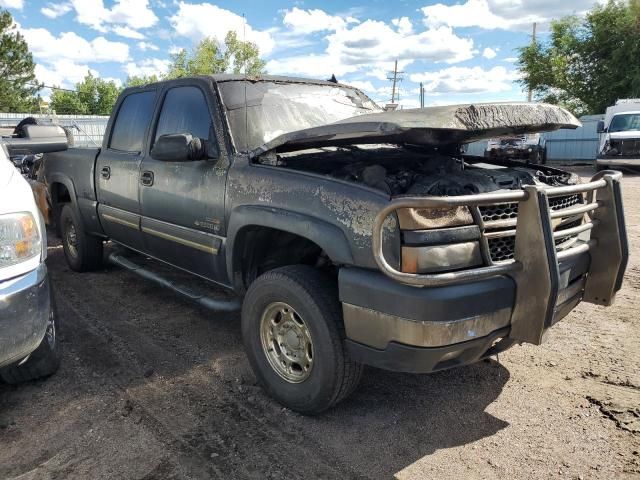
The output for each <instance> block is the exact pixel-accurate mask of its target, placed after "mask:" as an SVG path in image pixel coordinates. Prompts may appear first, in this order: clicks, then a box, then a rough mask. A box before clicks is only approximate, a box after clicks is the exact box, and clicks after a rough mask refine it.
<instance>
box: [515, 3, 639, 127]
mask: <svg viewBox="0 0 640 480" xmlns="http://www.w3.org/2000/svg"><path fill="white" fill-rule="evenodd" d="M638 59H640V0H609V3H607V4H606V5H604V6H599V7H595V8H594V9H593V10H592V11H591V12H589V13H588V14H587V15H586V17H585V18H578V17H575V16H570V17H565V18H563V19H561V20H558V21H555V22H553V23H552V24H551V36H550V38H549V40H548V41H547V42H544V43H536V44H532V45H529V46H527V47H524V48H521V49H520V56H519V60H518V66H519V68H520V70H521V72H522V74H523V78H522V80H521V83H522V84H523V85H524V86H525V87H526V88H530V89H531V90H532V91H533V92H534V93H535V96H536V99H538V100H542V101H546V102H550V103H555V104H560V105H563V106H566V107H567V108H569V109H570V110H572V111H573V112H574V113H576V114H577V115H583V114H590V113H602V112H604V111H605V109H606V107H607V106H609V105H613V104H614V103H615V101H616V100H617V99H619V98H631V97H640V60H638Z"/></svg>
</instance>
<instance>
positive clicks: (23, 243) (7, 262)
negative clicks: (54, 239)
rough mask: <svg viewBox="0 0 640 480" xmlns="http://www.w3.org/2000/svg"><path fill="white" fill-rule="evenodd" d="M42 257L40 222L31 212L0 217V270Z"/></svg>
mask: <svg viewBox="0 0 640 480" xmlns="http://www.w3.org/2000/svg"><path fill="white" fill-rule="evenodd" d="M41 255H42V239H41V237H40V231H39V229H38V222H37V220H36V219H35V218H34V217H33V215H32V214H31V213H29V212H21V213H10V214H4V215H0V268H3V267H9V266H11V265H16V264H18V263H21V262H24V261H27V260H29V259H31V258H34V257H39V256H41Z"/></svg>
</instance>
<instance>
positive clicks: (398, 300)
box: [339, 253, 590, 373]
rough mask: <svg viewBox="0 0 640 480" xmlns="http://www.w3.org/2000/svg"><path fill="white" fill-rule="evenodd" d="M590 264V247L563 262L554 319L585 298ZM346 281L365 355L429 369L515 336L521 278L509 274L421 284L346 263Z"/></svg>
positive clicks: (353, 331) (391, 364)
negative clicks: (512, 328)
mask: <svg viewBox="0 0 640 480" xmlns="http://www.w3.org/2000/svg"><path fill="white" fill-rule="evenodd" d="M589 264H590V257H589V254H588V253H585V254H582V255H580V256H578V257H575V258H573V259H571V260H570V261H566V262H563V263H561V264H560V268H559V270H560V292H559V295H558V302H557V304H556V308H555V313H554V316H553V319H552V322H551V324H553V323H556V322H558V321H560V320H561V319H562V318H563V317H564V316H566V315H567V314H568V313H569V312H570V311H571V310H572V309H573V308H574V307H575V306H576V305H577V304H578V303H579V302H580V300H581V299H582V295H583V290H584V284H585V280H586V273H587V271H588V270H589ZM339 284H340V300H341V302H342V309H343V317H344V323H345V329H346V334H347V345H348V348H349V350H350V353H351V355H352V357H353V358H354V360H357V361H359V362H361V363H366V364H367V365H372V366H375V367H378V368H384V369H386V370H395V371H403V372H412V373H427V372H433V371H436V370H442V369H445V368H451V367H455V366H459V365H465V364H468V363H473V362H475V361H478V360H480V359H482V358H485V357H488V356H490V355H493V354H494V353H497V352H498V351H503V350H505V349H506V348H508V347H510V346H511V345H512V344H513V343H514V342H513V341H511V339H510V338H509V332H510V323H511V316H512V314H513V310H514V306H515V299H516V283H515V281H514V280H513V279H511V278H510V277H508V276H506V275H503V276H497V277H493V278H488V279H484V280H479V281H476V282H471V283H466V284H460V285H448V286H443V287H434V288H415V287H410V286H406V285H402V284H399V283H398V282H395V281H393V280H391V279H389V278H387V277H386V276H384V275H382V274H381V273H378V272H371V271H367V270H364V269H359V268H348V269H347V268H344V269H342V270H341V271H340V277H339ZM500 340H502V341H501V342H500V343H499V346H497V343H498V341H500ZM494 345H495V346H494Z"/></svg>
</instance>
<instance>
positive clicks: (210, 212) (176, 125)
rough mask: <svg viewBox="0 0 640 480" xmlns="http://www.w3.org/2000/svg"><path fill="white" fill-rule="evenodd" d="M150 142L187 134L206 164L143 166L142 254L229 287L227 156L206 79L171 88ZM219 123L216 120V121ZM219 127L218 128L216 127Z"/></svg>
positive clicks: (147, 160) (156, 162)
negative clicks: (197, 142)
mask: <svg viewBox="0 0 640 480" xmlns="http://www.w3.org/2000/svg"><path fill="white" fill-rule="evenodd" d="M162 97H163V98H162V103H161V107H160V110H159V113H158V117H157V120H156V125H155V129H154V130H153V134H152V136H151V141H150V143H149V151H152V149H153V146H154V143H155V141H157V139H158V138H159V137H160V136H161V135H165V134H176V133H188V134H191V135H192V136H193V137H198V138H200V139H202V140H204V142H205V144H206V145H207V151H208V152H209V153H210V154H209V157H211V158H208V159H203V160H191V161H160V160H154V159H153V158H152V157H151V155H149V156H147V157H145V158H144V159H143V161H142V165H141V173H140V178H141V180H142V179H144V181H141V183H140V186H139V188H140V202H141V213H142V220H141V222H142V235H143V238H144V242H145V250H146V251H147V252H148V253H149V254H150V255H152V256H154V257H156V258H159V259H161V260H164V261H166V262H169V263H171V264H173V265H175V266H178V267H180V268H183V269H186V270H188V271H190V272H193V273H196V274H198V275H201V276H204V277H206V278H209V279H211V280H214V281H218V282H221V283H227V280H226V266H225V262H224V255H221V252H222V249H223V244H224V238H223V235H224V223H223V222H224V198H225V184H226V178H227V176H226V174H227V168H228V157H227V155H226V154H225V150H224V145H222V144H223V143H224V142H221V141H219V139H220V138H222V137H221V135H220V133H221V132H220V130H221V128H222V126H221V124H220V123H219V120H218V121H217V122H216V116H215V112H216V110H217V104H216V99H215V97H214V96H213V95H212V86H211V84H209V83H208V82H207V81H206V80H202V81H194V80H193V79H191V80H189V83H183V84H181V83H180V82H177V83H171V84H169V86H168V88H166V89H165V90H164V91H163V92H162ZM218 118H219V117H218ZM216 123H217V126H216Z"/></svg>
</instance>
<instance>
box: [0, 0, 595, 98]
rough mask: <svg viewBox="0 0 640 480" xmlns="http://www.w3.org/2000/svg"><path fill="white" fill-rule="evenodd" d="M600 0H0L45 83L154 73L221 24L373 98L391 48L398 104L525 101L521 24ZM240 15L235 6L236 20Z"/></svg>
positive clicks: (270, 60)
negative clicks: (519, 64) (519, 62)
mask: <svg viewBox="0 0 640 480" xmlns="http://www.w3.org/2000/svg"><path fill="white" fill-rule="evenodd" d="M597 1H602V0H436V1H433V0H422V1H410V0H396V1H393V0H392V1H389V0H386V1H383V0H370V1H367V2H362V1H358V0H342V1H335V0H324V1H306V0H305V1H300V0H297V1H282V0H276V1H273V0H272V1H269V0H264V1H261V2H255V1H248V0H235V1H227V0H220V1H216V2H202V1H198V0H184V1H176V0H57V1H56V2H50V1H46V0H42V1H40V0H38V1H36V0H0V7H4V8H7V9H8V10H9V11H10V12H11V13H12V14H13V16H14V19H15V21H16V23H17V25H18V28H19V29H20V31H21V32H22V33H23V35H24V36H25V38H26V40H27V42H28V43H29V47H30V49H31V51H32V52H33V54H34V58H35V60H36V62H37V68H36V74H37V76H38V79H39V80H40V81H41V82H44V83H45V84H47V85H57V86H62V87H72V86H73V85H74V84H75V83H76V82H78V81H79V80H81V79H82V77H84V75H85V74H86V72H87V71H88V70H91V71H92V72H93V73H94V74H96V75H99V76H101V77H104V78H110V79H114V80H116V81H119V82H122V81H124V80H125V79H126V78H127V76H128V75H142V74H152V73H161V72H162V71H163V70H165V69H166V68H167V64H168V61H169V56H170V54H171V53H172V52H175V51H177V50H179V49H181V48H191V47H192V46H193V45H194V44H195V43H197V42H198V41H199V40H200V39H202V38H203V37H205V36H209V37H214V38H217V39H219V40H222V39H223V38H224V36H225V34H226V33H227V31H229V30H235V31H237V32H238V36H239V37H240V38H242V37H243V36H245V37H246V39H247V40H252V41H255V42H256V43H257V44H258V46H259V47H260V49H261V52H262V56H263V57H264V58H265V59H266V60H267V70H268V73H271V74H288V75H296V76H306V77H314V78H329V77H330V76H331V74H335V75H336V77H337V78H338V79H339V80H340V81H341V82H344V83H349V84H353V85H355V86H357V87H359V88H361V89H362V90H364V91H365V92H366V93H367V94H369V95H370V96H371V97H372V98H374V99H375V100H376V101H378V102H380V103H385V102H387V101H388V100H389V98H390V95H391V93H390V90H391V88H390V82H389V81H387V80H386V76H387V72H388V71H389V70H391V69H392V68H393V61H394V59H396V58H397V59H398V61H399V65H400V67H401V70H403V71H404V72H405V73H404V74H403V81H402V82H401V83H400V103H401V104H402V105H403V106H405V107H415V106H417V105H418V98H419V94H418V92H419V87H418V85H419V82H421V81H422V82H423V83H424V85H425V90H426V97H425V100H426V104H427V105H439V104H448V103H464V102H476V101H500V100H524V98H525V94H524V93H523V92H522V90H521V88H520V86H519V85H518V84H517V78H518V73H517V70H516V68H515V65H514V60H515V57H516V56H517V50H516V49H517V48H518V47H520V46H522V45H525V44H526V43H527V42H529V41H530V30H531V25H532V23H533V22H534V21H535V22H538V25H539V27H538V29H539V34H540V36H541V37H544V36H545V31H546V29H547V27H548V24H549V21H550V20H551V19H553V18H559V17H561V16H563V15H568V14H582V13H584V11H585V10H587V9H588V8H590V7H591V6H593V4H594V3H596V2H597ZM242 14H245V16H246V27H245V26H243V20H242Z"/></svg>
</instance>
